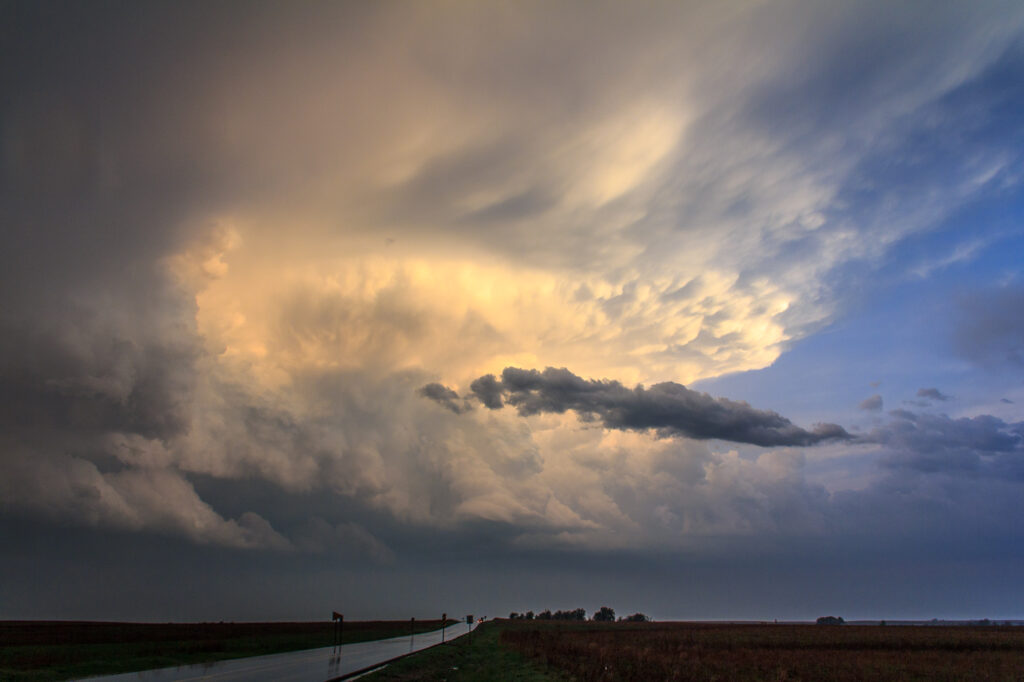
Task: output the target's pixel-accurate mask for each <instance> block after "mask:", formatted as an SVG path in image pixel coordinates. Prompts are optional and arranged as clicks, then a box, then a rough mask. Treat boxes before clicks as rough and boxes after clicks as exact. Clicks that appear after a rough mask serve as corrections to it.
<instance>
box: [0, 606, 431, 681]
mask: <svg viewBox="0 0 1024 682" xmlns="http://www.w3.org/2000/svg"><path fill="white" fill-rule="evenodd" d="M439 627H441V621H440V619H438V620H424V621H416V632H417V633H420V632H429V631H431V630H436V629H437V628H439ZM409 631H410V623H409V621H364V622H351V623H345V629H344V641H345V643H354V642H365V641H370V640H375V639H384V638H387V637H397V636H400V635H405V634H409ZM332 644H334V625H333V624H332V623H331V622H318V623H75V622H35V621H5V622H0V680H4V682H42V681H44V680H67V679H72V678H79V677H89V676H92V675H113V674H117V673H125V672H134V671H137V670H150V669H152V668H165V667H168V666H177V665H189V664H192V663H209V662H213V661H222V660H226V659H229V658H245V657H248V656H263V655H266V654H277V653H283V652H286V651H298V650H301V649H314V648H317V647H323V646H331V645H332Z"/></svg>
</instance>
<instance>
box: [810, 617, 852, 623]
mask: <svg viewBox="0 0 1024 682" xmlns="http://www.w3.org/2000/svg"><path fill="white" fill-rule="evenodd" d="M815 622H817V624H818V625H842V624H843V623H845V622H846V621H845V620H843V617H842V616H822V617H821V618H819V619H818V620H817V621H815Z"/></svg>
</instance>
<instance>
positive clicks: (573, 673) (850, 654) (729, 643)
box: [500, 621, 1024, 682]
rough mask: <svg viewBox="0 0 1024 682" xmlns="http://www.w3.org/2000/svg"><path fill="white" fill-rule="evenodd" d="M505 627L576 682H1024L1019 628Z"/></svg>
mask: <svg viewBox="0 0 1024 682" xmlns="http://www.w3.org/2000/svg"><path fill="white" fill-rule="evenodd" d="M503 625H504V626H505V627H504V628H503V631H502V632H501V636H500V642H501V644H502V645H504V646H507V647H510V648H512V649H514V650H516V651H518V652H519V653H521V654H523V655H524V656H526V657H527V658H529V659H533V660H535V661H537V662H538V663H541V664H545V665H547V666H549V667H550V668H554V669H556V670H558V671H560V672H563V673H565V674H567V675H568V676H570V677H571V678H573V679H575V680H579V681H581V682H583V681H591V680H709V681H710V680H723V681H724V680H739V681H743V680H807V681H811V680H816V681H830V680H836V681H839V680H841V681H847V680H850V681H852V680H868V679H870V680H1018V681H1024V627H1012V626H1006V627H1000V626H987V627H967V626H963V627H960V626H858V625H841V626H822V625H776V624H764V625H758V624H750V625H748V624H743V625H732V624H730V625H726V624H702V623H615V624H606V625H599V624H573V625H569V624H561V623H537V622H535V621H534V622H532V623H522V622H515V621H506V622H505V623H503Z"/></svg>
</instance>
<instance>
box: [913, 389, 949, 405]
mask: <svg viewBox="0 0 1024 682" xmlns="http://www.w3.org/2000/svg"><path fill="white" fill-rule="evenodd" d="M917 397H918V398H924V399H925V400H939V401H943V402H945V401H947V400H949V398H950V396H948V395H946V394H944V393H943V392H942V391H940V390H939V389H937V388H919V389H917Z"/></svg>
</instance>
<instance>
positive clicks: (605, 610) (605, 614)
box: [508, 606, 650, 623]
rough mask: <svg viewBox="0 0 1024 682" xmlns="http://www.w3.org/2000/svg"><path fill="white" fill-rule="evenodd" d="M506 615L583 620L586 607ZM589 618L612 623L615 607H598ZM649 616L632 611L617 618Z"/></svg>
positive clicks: (639, 619) (641, 619)
mask: <svg viewBox="0 0 1024 682" xmlns="http://www.w3.org/2000/svg"><path fill="white" fill-rule="evenodd" d="M508 617H509V618H510V619H512V620H572V621H584V620H586V619H587V611H586V609H573V610H571V611H555V612H554V613H552V612H551V610H550V609H544V610H543V611H541V612H540V613H537V614H535V613H534V612H533V611H527V612H526V613H519V612H518V611H513V612H512V613H510V614H508ZM591 620H593V621H595V622H598V623H614V622H615V609H613V608H610V607H608V606H602V607H601V608H599V609H598V610H597V611H596V612H595V613H594V615H593V617H592V618H591ZM649 620H650V618H648V617H647V616H645V615H644V614H642V613H634V614H633V615H632V616H626V617H624V618H619V622H629V623H645V622H647V621H649Z"/></svg>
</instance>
